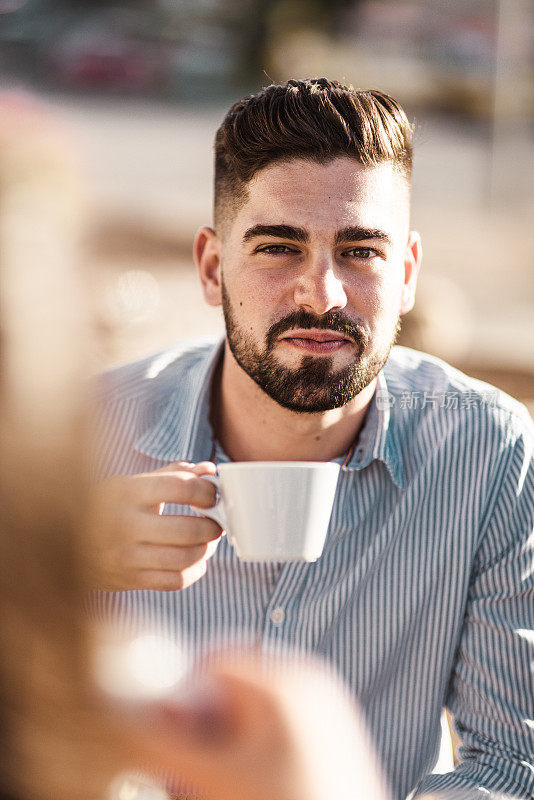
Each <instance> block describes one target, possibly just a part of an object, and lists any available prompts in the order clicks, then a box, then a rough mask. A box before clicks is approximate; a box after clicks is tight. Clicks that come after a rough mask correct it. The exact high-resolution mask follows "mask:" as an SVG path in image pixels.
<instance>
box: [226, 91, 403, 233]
mask: <svg viewBox="0 0 534 800" xmlns="http://www.w3.org/2000/svg"><path fill="white" fill-rule="evenodd" d="M412 134H413V129H412V126H411V125H410V123H409V121H408V119H407V117H406V114H405V113H404V111H403V109H402V108H401V106H400V105H399V104H398V103H397V101H396V100H394V99H393V98H392V97H390V96H389V95H387V94H384V93H383V92H379V91H377V90H375V89H354V88H353V87H352V86H345V85H343V84H342V83H339V82H338V81H331V80H328V79H327V78H314V79H311V80H302V81H301V80H290V81H288V82H287V83H286V84H285V85H283V86H276V85H272V86H267V87H266V88H265V89H262V90H261V92H258V94H255V95H251V96H249V97H245V98H244V99H243V100H239V101H238V102H237V103H234V105H233V106H232V108H231V109H230V110H229V111H228V113H227V114H226V116H225V118H224V120H223V122H222V124H221V126H220V128H219V130H218V131H217V134H216V136H215V192H214V199H215V202H214V222H215V226H216V228H217V230H219V228H220V226H221V225H223V224H224V222H225V221H226V220H227V219H229V218H231V215H233V213H235V212H236V211H237V210H238V208H239V206H240V205H241V204H242V203H243V202H244V201H245V200H246V197H247V184H248V183H249V181H250V180H251V179H252V178H253V177H254V175H255V174H256V173H257V172H259V170H261V169H263V168H264V167H267V166H268V165H270V164H273V163H275V162H280V161H288V160H290V159H293V158H302V159H305V160H309V161H314V162H316V163H319V164H326V163H328V162H329V161H332V160H333V159H334V158H338V157H339V156H346V157H349V158H354V159H355V160H356V161H358V162H360V164H364V165H368V166H376V165H378V164H383V163H389V164H391V165H392V166H393V167H394V168H395V169H396V170H398V172H399V173H400V174H401V175H403V176H404V178H405V179H406V181H407V183H408V184H410V180H411V172H412Z"/></svg>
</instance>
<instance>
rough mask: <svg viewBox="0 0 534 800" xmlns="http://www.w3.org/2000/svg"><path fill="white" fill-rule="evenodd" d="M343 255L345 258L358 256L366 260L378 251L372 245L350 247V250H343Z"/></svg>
mask: <svg viewBox="0 0 534 800" xmlns="http://www.w3.org/2000/svg"><path fill="white" fill-rule="evenodd" d="M343 255H344V256H346V257H347V258H359V259H362V260H364V261H367V260H368V259H370V258H374V257H375V256H377V255H378V253H377V251H376V250H373V248H372V247H351V248H350V250H344V251H343Z"/></svg>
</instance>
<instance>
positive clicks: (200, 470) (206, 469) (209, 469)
mask: <svg viewBox="0 0 534 800" xmlns="http://www.w3.org/2000/svg"><path fill="white" fill-rule="evenodd" d="M193 472H194V473H195V475H216V474H217V467H216V466H215V464H214V463H213V462H212V461H201V462H200V463H199V464H194V465H193Z"/></svg>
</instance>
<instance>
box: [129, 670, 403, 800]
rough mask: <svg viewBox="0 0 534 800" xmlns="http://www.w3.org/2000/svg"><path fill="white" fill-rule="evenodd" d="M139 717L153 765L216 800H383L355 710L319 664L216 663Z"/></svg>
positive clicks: (139, 728)
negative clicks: (176, 775)
mask: <svg viewBox="0 0 534 800" xmlns="http://www.w3.org/2000/svg"><path fill="white" fill-rule="evenodd" d="M134 716H135V715H134ZM140 716H141V717H142V718H143V724H142V725H139V724H138V721H137V724H136V722H135V719H134V725H133V726H132V727H133V728H135V729H136V731H135V735H136V736H137V737H138V738H140V739H141V740H142V747H141V750H145V751H146V752H147V754H148V761H149V762H150V764H151V765H152V766H153V767H155V768H157V769H163V770H165V771H170V772H172V773H175V774H178V775H179V776H180V778H183V780H184V781H185V782H186V783H191V784H193V785H196V786H198V787H199V789H200V790H201V791H203V792H206V794H207V795H208V797H210V798H212V799H213V800H273V798H276V800H324V799H325V798H326V797H331V798H336V800H355V798H366V800H387V798H389V793H388V790H387V788H386V785H385V782H384V780H383V778H382V776H381V775H380V771H379V769H378V766H377V763H376V759H375V756H374V754H373V751H372V748H371V745H370V743H369V740H368V737H367V734H366V733H365V730H364V728H363V725H362V723H361V721H360V718H359V716H358V714H357V712H356V710H355V708H354V707H353V704H352V703H351V701H350V699H349V698H348V696H347V694H346V692H345V691H344V690H343V689H342V687H341V686H340V684H339V683H338V682H337V681H336V680H335V679H334V678H333V677H332V676H331V675H329V674H328V673H326V671H325V670H324V668H323V667H319V666H317V665H315V664H310V663H308V662H306V663H303V662H302V661H300V660H295V661H292V662H284V663H283V664H273V663H270V662H267V663H265V662H262V661H260V659H259V657H258V658H256V657H253V656H250V657H246V658H242V659H239V660H230V661H228V662H223V663H219V664H218V665H217V666H214V667H209V668H207V669H206V670H205V671H204V670H203V671H201V677H200V678H198V679H196V680H195V682H194V684H193V685H192V686H188V687H187V690H186V689H184V690H183V691H182V692H181V693H180V694H179V695H178V696H176V697H174V698H170V699H169V700H168V701H166V702H163V703H160V704H158V705H155V706H151V707H150V708H149V709H148V711H147V707H146V706H144V708H143V709H142V710H141V713H140Z"/></svg>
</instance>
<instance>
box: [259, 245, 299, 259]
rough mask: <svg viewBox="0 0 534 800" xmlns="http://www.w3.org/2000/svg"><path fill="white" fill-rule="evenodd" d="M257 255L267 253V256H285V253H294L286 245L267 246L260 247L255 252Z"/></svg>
mask: <svg viewBox="0 0 534 800" xmlns="http://www.w3.org/2000/svg"><path fill="white" fill-rule="evenodd" d="M256 252H258V253H267V255H273V256H277V255H286V254H287V253H294V252H295V251H294V250H292V249H291V248H290V247H288V246H287V244H268V245H265V247H260V248H258V250H257V251H256Z"/></svg>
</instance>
